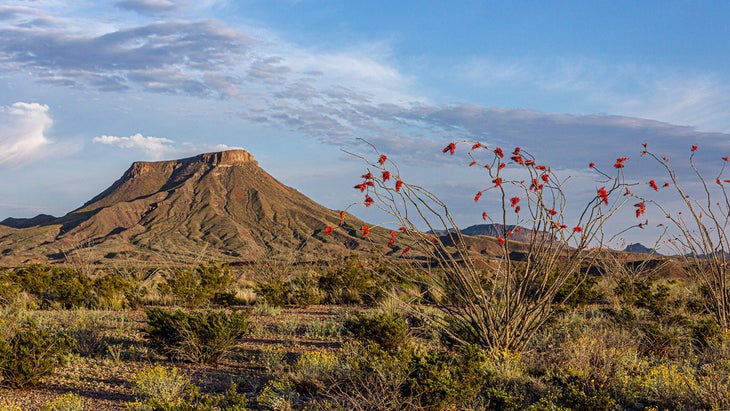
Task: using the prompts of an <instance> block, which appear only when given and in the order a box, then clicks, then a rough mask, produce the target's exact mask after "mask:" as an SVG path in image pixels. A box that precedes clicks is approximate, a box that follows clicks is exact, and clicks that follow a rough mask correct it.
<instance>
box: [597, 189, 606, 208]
mask: <svg viewBox="0 0 730 411" xmlns="http://www.w3.org/2000/svg"><path fill="white" fill-rule="evenodd" d="M598 196H599V197H601V200H603V202H604V203H606V205H608V193H607V192H606V187H601V188H599V189H598Z"/></svg>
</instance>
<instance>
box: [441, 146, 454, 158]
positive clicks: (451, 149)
mask: <svg viewBox="0 0 730 411" xmlns="http://www.w3.org/2000/svg"><path fill="white" fill-rule="evenodd" d="M441 151H442V152H444V153H446V152H449V153H451V155H452V156H453V155H454V151H456V144H454V143H449V145H448V146H446V147H444V149H443V150H441Z"/></svg>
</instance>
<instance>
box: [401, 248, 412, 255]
mask: <svg viewBox="0 0 730 411" xmlns="http://www.w3.org/2000/svg"><path fill="white" fill-rule="evenodd" d="M409 252H411V247H406V248H404V249H403V252H402V253H400V255H406V254H408V253H409Z"/></svg>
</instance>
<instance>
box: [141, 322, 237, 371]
mask: <svg viewBox="0 0 730 411" xmlns="http://www.w3.org/2000/svg"><path fill="white" fill-rule="evenodd" d="M145 312H146V314H147V327H146V328H145V335H146V337H147V339H148V340H149V341H150V343H151V344H152V347H153V348H154V349H155V351H157V352H158V353H160V354H162V355H164V356H167V357H168V358H170V359H175V358H182V359H185V360H188V361H192V362H195V363H200V364H216V363H217V362H218V361H219V360H220V359H221V358H222V357H223V356H224V355H226V354H227V353H228V352H229V351H230V350H231V348H232V347H233V346H234V345H235V344H236V341H237V340H238V339H239V338H241V337H243V336H244V335H245V334H246V333H247V332H248V330H249V327H250V326H251V322H250V321H249V320H248V317H249V314H248V312H241V311H239V312H231V313H227V312H224V311H213V310H205V311H197V312H192V313H189V314H188V313H185V312H183V311H182V310H177V311H175V312H170V311H165V310H161V309H149V310H146V311H145Z"/></svg>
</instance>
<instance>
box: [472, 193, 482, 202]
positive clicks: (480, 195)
mask: <svg viewBox="0 0 730 411" xmlns="http://www.w3.org/2000/svg"><path fill="white" fill-rule="evenodd" d="M481 197H482V192H481V191H477V194H476V195H475V196H474V202H475V203H476V202H477V201H479V199H480V198H481Z"/></svg>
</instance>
